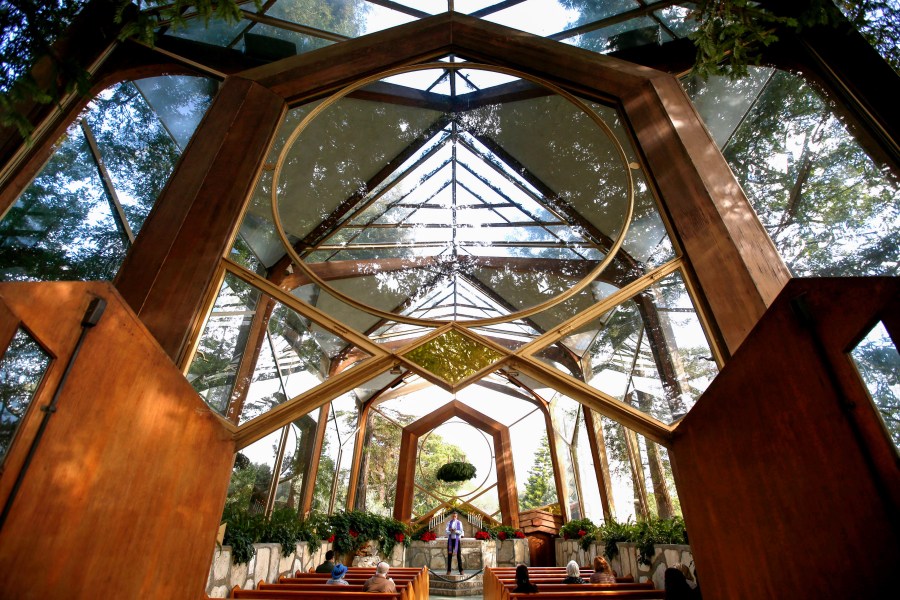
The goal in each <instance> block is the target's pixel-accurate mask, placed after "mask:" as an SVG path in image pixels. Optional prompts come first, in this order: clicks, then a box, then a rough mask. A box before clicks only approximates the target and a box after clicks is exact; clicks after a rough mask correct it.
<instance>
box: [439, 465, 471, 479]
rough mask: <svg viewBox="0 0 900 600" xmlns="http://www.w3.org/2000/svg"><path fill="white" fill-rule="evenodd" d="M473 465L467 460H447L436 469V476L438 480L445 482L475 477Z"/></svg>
mask: <svg viewBox="0 0 900 600" xmlns="http://www.w3.org/2000/svg"><path fill="white" fill-rule="evenodd" d="M475 473H476V470H475V465H473V464H471V463H467V462H459V461H455V462H448V463H447V464H445V465H441V468H440V469H438V470H437V474H436V475H435V477H437V478H438V479H439V480H440V481H447V482H455V481H468V480H470V479H472V478H473V477H475Z"/></svg>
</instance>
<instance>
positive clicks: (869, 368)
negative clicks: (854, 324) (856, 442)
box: [850, 322, 900, 449]
mask: <svg viewBox="0 0 900 600" xmlns="http://www.w3.org/2000/svg"><path fill="white" fill-rule="evenodd" d="M850 356H851V357H852V358H853V361H854V362H855V363H856V368H857V369H858V370H859V374H860V375H861V376H862V379H863V382H864V383H865V384H866V388H867V389H868V390H869V394H870V395H871V396H872V400H873V401H874V402H875V407H876V408H877V409H878V412H879V414H880V415H881V419H882V420H883V421H884V425H885V428H886V429H887V431H888V434H889V435H890V438H891V441H892V442H894V447H895V448H897V449H900V353H898V352H897V347H896V346H895V345H894V342H893V341H892V340H891V336H890V334H888V331H887V329H885V327H884V324H883V323H881V322H879V323H878V324H877V325H876V326H875V327H873V328H872V331H870V332H869V333H868V335H866V337H865V338H863V340H862V341H861V342H860V343H859V344H857V346H856V348H854V349H853V350H852V351H851V352H850Z"/></svg>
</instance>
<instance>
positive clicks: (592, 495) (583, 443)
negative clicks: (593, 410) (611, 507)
mask: <svg viewBox="0 0 900 600" xmlns="http://www.w3.org/2000/svg"><path fill="white" fill-rule="evenodd" d="M583 410H584V409H583V408H582V411H583ZM588 410H590V409H588ZM572 455H573V458H574V464H575V466H576V467H577V468H578V482H579V484H580V486H581V500H582V503H583V504H584V516H585V517H587V518H588V519H590V520H591V521H593V522H594V523H601V522H603V520H604V519H603V504H602V502H601V501H600V487H599V485H598V484H597V472H596V471H595V470H594V455H593V452H592V451H591V443H590V440H589V439H588V431H587V425H586V423H585V420H584V415H583V414H582V416H581V418H580V419H579V421H578V428H577V429H576V430H575V435H574V436H573V438H572Z"/></svg>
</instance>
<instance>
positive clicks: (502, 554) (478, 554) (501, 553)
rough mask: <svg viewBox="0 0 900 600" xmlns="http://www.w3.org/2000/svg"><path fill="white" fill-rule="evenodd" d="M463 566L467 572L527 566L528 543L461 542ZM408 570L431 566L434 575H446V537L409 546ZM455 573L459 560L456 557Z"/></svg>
mask: <svg viewBox="0 0 900 600" xmlns="http://www.w3.org/2000/svg"><path fill="white" fill-rule="evenodd" d="M460 543H461V546H462V548H461V550H462V563H463V568H464V569H465V570H466V571H478V570H481V569H484V568H486V567H514V566H516V565H518V564H526V565H527V564H528V563H529V562H530V561H529V553H528V540H526V539H518V538H517V539H512V540H503V541H501V540H485V541H481V540H476V539H474V538H463V539H462V540H460ZM405 562H406V566H407V567H428V568H430V569H431V570H432V571H434V572H435V573H438V574H440V573H446V572H447V538H446V537H440V538H438V539H436V540H435V541H433V542H423V541H420V540H416V541H413V542H412V543H410V545H409V548H407V549H406V561H405ZM453 572H454V573H455V572H456V557H454V558H453Z"/></svg>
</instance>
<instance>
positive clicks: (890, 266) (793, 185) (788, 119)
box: [724, 71, 900, 277]
mask: <svg viewBox="0 0 900 600" xmlns="http://www.w3.org/2000/svg"><path fill="white" fill-rule="evenodd" d="M724 154H725V158H726V159H727V160H728V162H729V164H730V165H731V169H732V171H734V174H735V176H736V177H737V179H738V181H740V182H741V184H742V185H743V188H744V191H745V192H746V193H747V197H748V198H749V200H750V202H751V204H752V205H753V208H754V209H755V210H756V213H757V215H759V218H760V221H762V224H763V226H765V228H766V230H767V231H768V233H769V235H770V236H771V238H772V240H773V241H774V242H775V246H776V247H777V248H778V251H779V253H780V254H781V256H782V258H783V259H784V261H785V262H786V263H787V265H788V267H790V269H791V272H792V273H793V274H794V275H795V276H802V277H809V276H856V275H897V274H898V273H900V268H898V265H900V179H898V178H897V177H896V176H894V175H893V174H891V173H890V172H889V171H888V170H887V169H885V168H881V167H880V166H879V165H878V164H876V163H875V162H874V161H873V160H872V159H871V158H870V157H869V156H868V155H867V154H866V153H865V151H864V150H863V149H862V148H861V147H860V146H859V144H858V143H857V142H856V140H855V139H854V138H853V137H852V136H851V135H850V133H849V132H848V131H847V129H846V127H845V126H844V125H843V124H842V123H841V121H840V119H839V118H838V116H837V115H836V114H835V113H834V112H832V110H831V108H830V107H829V105H828V103H827V102H825V101H823V100H822V99H821V98H820V97H819V96H817V95H816V94H815V92H814V91H813V90H812V88H811V87H810V86H808V85H807V84H806V83H805V82H804V81H803V79H802V78H800V77H797V76H795V75H791V74H789V73H785V72H782V71H779V72H776V73H775V74H774V75H773V76H772V78H771V79H770V80H769V83H768V84H767V85H766V87H765V90H764V91H763V92H762V94H761V95H760V96H759V98H758V99H757V100H756V102H755V103H754V105H753V108H752V109H751V110H750V112H749V113H748V114H747V117H746V118H745V119H744V121H743V123H742V125H741V127H740V128H738V130H737V131H736V132H735V134H734V136H733V137H732V138H731V141H730V142H729V144H728V145H727V146H726V147H725V149H724Z"/></svg>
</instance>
